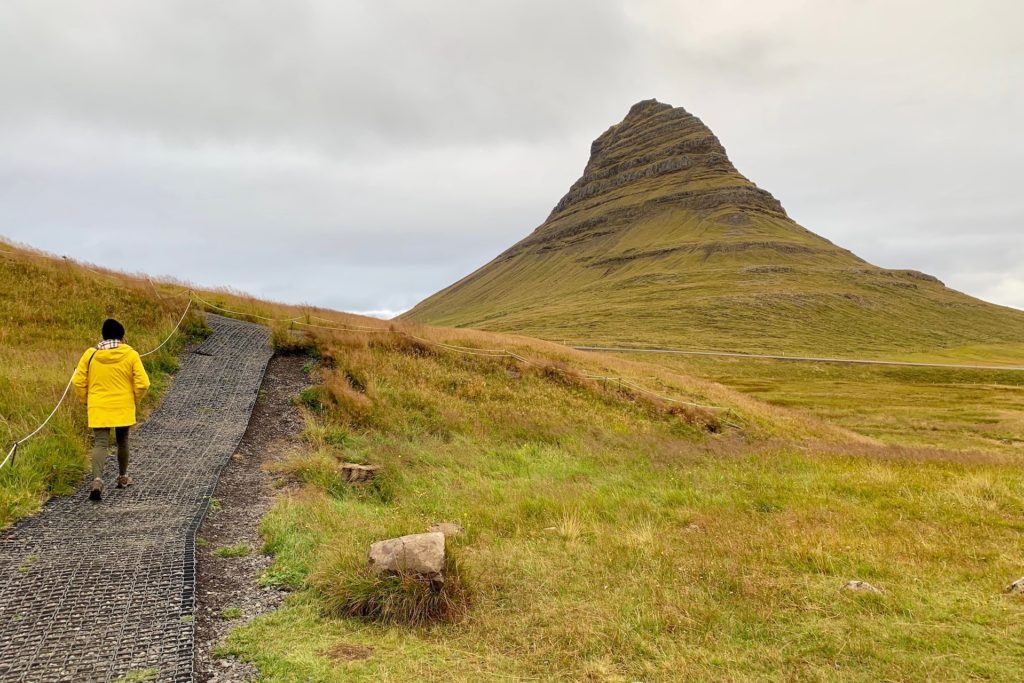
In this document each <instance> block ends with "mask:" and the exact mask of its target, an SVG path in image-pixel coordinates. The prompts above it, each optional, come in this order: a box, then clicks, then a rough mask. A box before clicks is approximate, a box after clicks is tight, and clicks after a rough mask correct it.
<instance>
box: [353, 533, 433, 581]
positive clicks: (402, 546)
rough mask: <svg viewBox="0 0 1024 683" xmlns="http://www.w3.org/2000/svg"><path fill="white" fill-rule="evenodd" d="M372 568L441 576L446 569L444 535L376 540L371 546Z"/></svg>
mask: <svg viewBox="0 0 1024 683" xmlns="http://www.w3.org/2000/svg"><path fill="white" fill-rule="evenodd" d="M369 565H370V569H372V570H373V571H375V572H377V573H384V572H402V573H410V574H419V575H422V576H428V577H434V576H440V575H441V571H442V570H443V569H444V534H443V533H441V532H440V531H431V532H429V533H426V534H412V535H409V536H401V537H399V538H389V539H388V540H386V541H377V542H376V543H374V544H373V545H371V546H370V558H369Z"/></svg>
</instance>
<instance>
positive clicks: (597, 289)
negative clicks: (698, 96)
mask: <svg viewBox="0 0 1024 683" xmlns="http://www.w3.org/2000/svg"><path fill="white" fill-rule="evenodd" d="M404 317H405V318H406V319H409V320H413V321H418V322H429V323H431V324H436V325H447V326H460V327H463V326H464V327H475V328H481V329H490V330H500V331H515V332H521V333H524V334H529V335H532V336H539V337H544V338H548V339H553V340H558V341H561V340H570V341H576V342H601V343H627V344H640V345H673V346H690V347H702V348H718V349H727V350H736V351H750V352H777V353H800V352H808V353H824V352H827V353H837V352H844V353H853V352H856V353H862V354H871V353H878V354H882V353H893V352H898V353H914V352H920V351H928V350H936V349H953V348H960V347H967V346H972V347H976V346H988V345H1000V344H1007V343H1011V344H1019V343H1022V342H1024V312H1021V311H1017V310H1015V309H1010V308H1005V307H1001V306H996V305H993V304H989V303H986V302H983V301H980V300H978V299H975V298H972V297H969V296H967V295H965V294H962V293H960V292H956V291H954V290H951V289H949V288H947V287H945V286H944V285H943V284H942V283H941V282H940V281H939V280H938V279H936V278H934V277H932V276H930V275H926V274H924V273H920V272H917V271H913V270H890V269H885V268H879V267H876V266H873V265H872V264H870V263H868V262H866V261H864V260H863V259H861V258H859V257H857V256H856V255H854V254H853V253H851V252H849V251H847V250H846V249H843V248H841V247H839V246H836V245H835V244H833V243H831V242H829V241H828V240H826V239H825V238H823V237H820V236H819V235H816V234H814V233H813V232H810V231H809V230H807V229H805V228H803V227H801V226H800V225H797V224H796V223H795V222H794V221H793V220H791V219H790V218H789V216H788V215H787V214H786V211H785V209H784V208H783V207H782V204H781V203H780V202H779V201H778V200H777V199H776V198H775V197H773V196H772V195H771V194H769V193H768V192H766V191H764V190H762V189H760V188H758V187H757V186H756V185H754V183H752V182H751V181H750V180H748V179H747V178H745V177H744V176H743V175H742V174H740V173H739V171H737V170H736V168H735V167H734V166H733V164H732V163H731V162H730V161H729V157H728V156H727V155H726V152H725V149H724V148H723V146H722V144H721V143H720V142H719V140H718V138H717V137H715V135H714V134H713V133H712V132H711V130H710V129H709V128H708V127H707V126H706V125H704V123H703V122H702V121H701V120H700V119H699V118H697V117H696V116H693V115H692V114H690V113H688V112H687V111H685V110H684V109H682V108H679V107H672V106H670V105H668V104H663V103H660V102H658V101H656V100H645V101H642V102H638V103H637V104H635V105H633V107H632V108H631V109H630V110H629V113H628V114H627V115H626V117H625V118H624V119H623V120H622V121H621V122H619V123H617V124H615V125H614V126H612V127H611V128H609V129H608V130H607V131H605V132H604V133H603V134H601V135H600V136H599V137H598V138H597V139H596V140H595V141H594V143H593V145H592V146H591V150H590V160H589V162H588V163H587V165H586V168H585V169H584V171H583V175H582V177H581V178H580V179H579V180H577V181H576V182H575V183H574V184H573V185H572V187H570V188H569V191H568V192H567V193H566V194H565V196H564V197H562V199H561V200H560V201H559V202H558V204H556V205H555V208H554V209H553V210H552V212H551V214H550V215H549V216H548V218H547V220H546V221H544V223H543V224H542V225H541V226H540V227H538V228H537V229H536V230H534V231H533V233H532V234H530V235H529V236H528V237H526V238H525V239H523V240H522V241H520V242H519V243H517V244H515V245H513V246H512V247H511V248H509V249H508V250H506V251H505V252H504V253H502V254H500V255H499V256H498V257H497V258H495V259H494V260H493V261H491V262H490V263H488V264H487V265H485V266H483V267H482V268H480V269H479V270H477V271H476V272H474V273H472V274H470V275H468V276H467V277H465V278H463V279H462V280H460V281H458V282H456V283H455V284H453V285H451V286H450V287H448V288H446V289H444V290H442V291H440V292H438V293H437V294H434V295H433V296H431V297H429V298H428V299H426V300H424V301H423V302H421V303H420V304H419V305H417V306H416V307H415V308H413V309H412V310H410V311H409V312H407V313H406V314H405V315H404Z"/></svg>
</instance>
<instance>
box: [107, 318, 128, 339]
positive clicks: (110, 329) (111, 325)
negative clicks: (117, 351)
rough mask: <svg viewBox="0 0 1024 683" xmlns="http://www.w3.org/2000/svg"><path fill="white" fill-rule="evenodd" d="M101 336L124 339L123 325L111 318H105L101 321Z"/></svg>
mask: <svg viewBox="0 0 1024 683" xmlns="http://www.w3.org/2000/svg"><path fill="white" fill-rule="evenodd" d="M103 338H104V339H124V325H122V324H121V323H119V322H117V321H116V320H114V319H113V318H107V319H106V320H104V321H103Z"/></svg>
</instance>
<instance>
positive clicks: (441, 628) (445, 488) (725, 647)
mask: <svg viewBox="0 0 1024 683" xmlns="http://www.w3.org/2000/svg"><path fill="white" fill-rule="evenodd" d="M159 287H160V292H161V293H160V294H159V295H158V294H157V292H156V291H154V290H155V288H154V286H153V285H151V284H150V283H149V282H148V281H146V280H145V279H139V278H129V277H126V276H121V275H118V274H114V273H106V272H96V271H94V270H88V269H85V268H82V267H80V266H78V265H76V264H69V263H63V262H59V261H55V260H53V259H51V258H48V257H45V256H42V255H35V254H31V253H27V252H22V251H20V250H19V251H18V253H16V254H15V255H14V256H6V257H5V256H0V292H2V298H0V314H2V315H3V316H4V319H5V320H12V321H17V324H15V325H6V326H4V328H3V331H2V334H3V336H2V339H0V342H2V343H0V354H2V361H3V362H2V363H0V415H2V416H3V418H4V424H5V425H7V426H6V427H5V430H9V431H10V432H11V434H13V435H19V436H20V435H21V434H22V433H24V432H25V431H28V430H30V428H31V427H32V426H33V425H34V424H35V423H36V422H37V421H38V419H39V418H40V417H41V416H45V413H47V412H48V411H49V408H50V407H51V406H52V405H53V402H54V401H55V400H56V398H57V397H58V395H59V392H60V390H62V388H63V386H64V383H65V382H66V379H67V377H66V375H67V374H69V373H70V370H71V367H72V365H73V362H74V361H75V360H76V359H77V356H78V354H79V353H80V352H81V350H82V349H83V348H84V347H85V346H87V345H89V344H90V343H94V342H95V333H94V331H93V329H92V328H93V327H94V326H95V324H96V321H97V320H102V318H103V317H106V316H107V315H115V316H119V317H121V318H122V319H123V320H125V322H126V324H127V327H128V328H129V341H130V342H132V343H133V344H135V345H136V346H138V347H140V348H144V349H145V348H148V347H149V346H150V345H152V344H155V343H156V342H158V341H159V340H160V339H162V338H163V336H164V335H166V333H167V332H169V331H170V329H171V327H172V326H173V324H174V322H175V321H176V319H177V315H179V314H180V309H181V306H182V304H183V301H181V300H171V299H165V298H162V297H167V296H169V295H171V294H172V293H173V292H175V291H179V290H180V288H176V287H171V286H169V285H159ZM39 292H46V293H47V296H46V297H40V296H39V295H38V293H39ZM202 296H203V297H204V298H206V299H207V300H209V301H211V302H214V303H216V304H218V305H222V306H227V307H229V308H233V309H236V310H244V311H247V312H249V313H252V314H256V315H263V316H268V317H281V316H291V315H306V316H312V315H322V316H323V317H324V318H328V319H329V320H333V321H337V322H343V323H348V324H357V325H360V326H367V327H372V328H374V329H376V330H379V331H377V332H369V331H358V332H339V331H332V330H326V329H320V328H307V329H310V330H312V331H313V339H312V340H311V341H305V340H302V339H296V337H295V335H294V334H293V333H292V332H291V331H289V330H288V329H285V328H276V329H275V331H274V338H275V340H276V341H277V342H278V343H279V344H280V345H282V346H292V347H297V348H292V351H300V352H301V351H304V349H305V351H306V352H309V353H311V356H310V362H309V363H308V368H309V371H310V384H311V387H310V388H309V389H307V390H306V391H304V392H303V393H302V395H301V396H300V397H297V400H298V401H300V402H301V404H302V405H303V406H304V407H303V410H304V412H305V413H306V416H307V423H306V428H305V431H304V433H303V441H302V445H301V447H299V448H297V449H296V451H295V452H294V453H293V454H292V455H291V457H290V458H289V459H288V460H287V461H286V462H285V463H284V464H283V465H282V466H281V467H280V471H279V472H278V476H279V477H281V479H282V481H286V482H291V485H290V486H285V487H283V488H282V489H281V492H280V493H279V495H278V497H277V499H276V501H275V504H274V506H273V508H272V510H271V511H270V513H269V514H268V515H267V516H266V517H265V519H264V520H263V524H262V534H263V538H264V547H263V548H261V549H259V550H262V551H263V552H267V553H270V554H272V555H273V564H272V566H271V567H270V569H269V570H268V571H267V572H266V574H265V575H264V577H263V579H262V580H263V581H264V582H265V583H267V584H274V585H280V586H284V587H287V588H288V589H290V590H291V594H290V596H289V597H288V599H287V600H286V601H285V604H284V605H283V606H282V607H281V608H280V609H278V610H276V611H274V612H272V613H270V614H268V615H265V616H263V617H260V618H258V619H256V620H255V621H253V622H251V623H247V624H241V625H240V626H239V628H237V629H236V630H235V631H233V632H232V634H231V635H230V636H229V638H228V640H227V642H226V643H225V644H224V645H223V646H222V648H221V653H220V654H221V655H222V656H233V657H239V658H242V659H246V660H249V661H252V662H255V663H256V664H257V666H258V667H259V669H260V672H261V675H262V676H263V678H264V679H266V680H280V681H300V680H301V681H307V680H318V681H348V680H409V679H419V680H466V681H474V680H507V679H513V680H611V681H614V680H621V681H634V680H650V681H658V680H664V681H669V680H707V679H729V680H751V679H757V680H763V679H769V680H782V679H785V680H826V679H827V680H835V679H841V680H952V679H972V678H981V679H987V680H1006V681H1012V680H1017V679H1019V672H1020V670H1021V667H1022V665H1024V642H1022V641H1021V639H1020V638H1019V624H1020V623H1021V620H1022V618H1024V600H1022V599H1021V597H1020V596H1015V595H1008V594H1005V593H1004V592H1003V588H1004V587H1005V586H1006V585H1007V584H1008V583H1010V582H1011V581H1013V580H1015V579H1017V578H1019V577H1020V576H1022V575H1024V541H1022V538H1024V536H1022V534H1021V532H1022V531H1024V474H1022V472H1021V469H1020V465H1021V458H1020V457H1019V456H1020V454H1019V448H1017V446H1016V445H1015V443H1014V440H1015V439H1017V438H1019V422H1015V420H1016V419H1019V415H1017V416H1016V417H1014V413H1015V412H1017V411H1018V406H1019V404H1018V403H1017V401H1018V400H1019V389H1020V385H1019V383H1016V384H1015V383H1014V382H1017V380H1015V379H1013V378H1011V377H1002V376H999V377H996V378H992V379H989V380H985V382H988V383H989V384H991V385H992V386H998V387H1000V388H998V389H992V390H991V391H992V393H991V394H988V393H985V392H988V391H989V389H988V388H980V385H981V384H983V382H982V380H980V379H978V378H976V377H974V376H973V375H969V374H968V375H965V376H963V377H949V376H935V377H931V378H930V379H929V378H928V377H926V378H925V379H929V382H930V384H928V383H927V382H922V380H921V377H919V376H917V375H915V374H913V373H911V374H903V373H892V374H891V375H886V373H887V372H888V371H884V370H877V369H870V370H864V371H863V374H861V375H859V376H856V375H855V376H854V377H853V378H851V377H842V376H840V375H839V374H838V373H839V372H840V370H841V369H840V368H823V369H819V368H812V367H807V368H805V369H800V368H798V367H797V366H788V365H779V366H775V365H771V364H768V363H765V364H763V366H760V367H758V366H756V365H755V366H743V367H742V368H741V367H739V366H738V365H737V366H728V365H723V366H721V367H718V366H713V364H711V363H707V364H705V365H700V364H695V365H691V366H687V367H688V368H689V369H691V370H693V371H694V372H698V373H702V374H707V375H712V376H717V377H720V378H721V379H723V380H725V381H726V382H728V383H729V384H732V385H733V386H734V387H736V388H738V389H742V391H736V390H734V389H730V388H727V387H725V386H722V385H720V384H716V383H714V382H711V381H707V380H703V379H698V378H696V377H695V376H694V375H692V374H689V373H687V372H680V371H679V370H678V369H675V368H671V367H666V366H664V365H659V364H653V363H650V362H649V361H651V360H653V359H652V358H648V357H644V358H643V359H640V360H634V359H630V358H624V357H618V356H603V355H595V354H587V353H584V352H577V351H572V350H570V349H567V348H565V347H562V346H559V345H556V344H552V343H548V342H542V341H538V340H532V339H528V338H524V337H510V336H505V335H498V334H491V333H485V332H475V331H469V330H446V329H438V328H428V327H422V326H417V325H411V324H407V323H400V324H397V325H390V324H387V323H382V322H380V321H369V320H365V319H358V318H356V317H353V316H344V315H342V314H337V313H331V312H320V313H319V314H318V313H317V312H315V311H313V310H312V309H308V308H298V307H285V306H283V305H278V304H270V303H264V302H258V301H254V300H251V299H246V298H244V297H242V296H240V295H238V294H233V293H229V292H204V293H202ZM249 319H251V320H260V318H255V317H252V316H249ZM306 320H310V321H311V320H314V319H313V318H312V317H307V318H306ZM318 322H322V323H323V324H325V325H330V324H331V323H330V322H328V321H327V320H320V321H318ZM392 328H393V329H392ZM189 329H191V330H193V331H195V332H199V331H200V330H201V322H200V320H199V318H198V317H197V318H196V319H195V320H194V321H190V322H189ZM409 334H412V335H416V336H418V337H420V338H421V339H422V340H426V341H418V340H416V339H412V338H410V337H409V336H408V335H409ZM438 342H443V343H445V344H447V345H448V346H440V345H439V344H438ZM307 346H308V347H309V348H308V349H306V348H305V347H307ZM453 346H454V347H468V348H476V349H484V348H486V349H491V348H503V349H509V350H511V351H512V352H514V353H515V354H517V355H518V356H521V357H522V358H524V359H526V362H524V361H523V360H519V359H517V358H514V357H510V356H500V357H499V356H488V355H475V354H467V353H465V352H464V351H465V349H462V348H452V347H453ZM979 353H980V352H979ZM157 360H158V361H159V362H158V363H154V364H153V365H152V366H151V369H152V370H153V373H154V375H155V377H156V378H157V379H158V380H159V381H158V383H157V384H158V385H160V384H163V385H166V382H167V381H170V380H171V378H172V375H173V369H174V361H173V357H172V356H171V355H170V354H167V355H163V356H160V357H158V359H157ZM641 361H642V362H641ZM659 362H661V361H659ZM801 367H802V366H801ZM780 368H781V369H780ZM858 372H860V371H859V370H858ZM773 373H774V374H773ZM829 373H836V374H829ZM870 373H879V374H878V375H877V376H876V375H872V374H870ZM822 374H824V376H825V378H826V381H824V382H820V381H818V380H817V378H818V377H819V376H820V375H822ZM589 376H597V377H620V378H624V379H625V380H626V381H627V382H634V383H636V384H637V385H639V386H641V387H645V388H646V389H649V390H651V391H654V392H656V393H657V394H659V395H661V396H664V397H666V398H667V399H675V400H682V401H691V402H696V403H699V404H703V405H709V406H714V407H716V408H721V409H722V410H708V409H702V408H694V407H692V406H680V405H679V404H676V403H673V402H672V401H671V400H666V398H659V397H657V396H654V395H651V394H647V393H644V392H642V391H638V390H636V389H632V388H630V387H629V386H628V385H625V384H621V383H620V382H618V381H615V380H611V381H602V380H595V379H588V377H589ZM759 378H761V379H762V380H763V381H760V382H759ZM879 378H885V379H886V381H887V382H888V384H886V385H884V388H881V389H878V390H877V393H875V394H871V393H868V389H867V388H868V387H871V386H875V385H876V384H877V383H878V381H879ZM844 383H847V384H844ZM949 384H953V385H955V391H957V392H960V393H958V396H960V398H961V401H962V404H963V405H962V406H961V407H960V408H958V409H955V410H947V409H945V408H942V407H936V405H939V406H941V405H943V404H942V403H941V402H938V403H936V404H935V405H932V403H931V402H932V401H933V400H936V401H937V400H938V398H939V397H940V396H943V395H944V394H943V393H942V392H944V391H946V390H947V388H946V385H949ZM922 385H924V386H926V388H927V391H925V390H920V389H918V390H916V391H918V393H917V394H915V395H917V396H919V402H918V403H914V402H913V401H910V400H909V399H908V400H906V402H905V403H906V405H905V406H904V408H903V410H904V412H903V413H898V411H895V410H893V409H891V408H888V407H885V406H886V404H885V403H884V402H885V401H890V403H891V404H892V405H896V399H895V398H894V397H895V396H897V392H896V389H897V388H899V387H919V386H922ZM829 386H839V387H841V388H842V391H836V390H835V389H833V390H827V387H829ZM743 392H750V393H752V394H755V395H760V396H762V397H763V398H765V399H767V400H768V401H769V402H764V401H761V400H759V399H758V398H755V397H751V396H748V395H747V394H745V393H743ZM815 392H817V393H818V394H820V396H815ZM922 392H924V393H922ZM929 392H931V393H929ZM978 392H981V393H978ZM155 398H156V399H158V398H159V392H156V397H155ZM825 399H828V401H826V400H825ZM770 402H776V403H788V404H789V405H788V407H787V406H773V405H771V403H770ZM969 402H970V403H971V404H972V405H974V407H971V406H970V405H968V403H969ZM972 410H973V411H975V412H974V413H972V412H971V411H972ZM83 412H84V411H82V409H81V407H80V406H75V405H69V406H67V407H66V409H65V410H62V411H61V412H60V413H59V414H58V417H57V418H56V419H55V422H54V426H53V428H52V429H50V430H47V431H46V432H44V433H43V434H42V435H40V437H39V440H38V441H33V442H30V443H29V444H27V445H26V449H25V450H24V451H23V452H22V453H21V455H20V456H19V458H18V461H17V462H16V464H15V467H14V468H13V469H11V470H5V471H4V472H2V473H0V492H2V496H3V498H2V500H3V506H4V507H3V508H2V511H3V514H4V515H5V517H4V518H3V519H4V520H5V521H9V520H11V519H13V518H15V517H17V516H20V515H22V514H26V513H29V512H31V511H32V510H33V509H35V508H36V507H37V506H38V503H39V501H40V500H42V499H43V498H45V496H46V495H49V493H51V492H58V493H59V492H61V491H64V490H67V487H68V486H70V485H71V484H72V483H74V482H75V481H76V480H77V479H78V478H79V476H80V474H81V472H82V471H83V469H84V447H85V429H84V419H83ZM890 413H897V417H895V418H892V421H888V420H889V418H886V415H889V414H890ZM821 417H827V418H828V419H830V420H835V421H836V422H838V423H839V426H835V425H832V424H829V423H828V422H826V421H824V420H822V419H820V418H821ZM985 418H988V419H990V420H994V421H990V422H989V423H987V424H986V423H985V422H984V419H985ZM922 424H929V425H930V426H929V427H927V428H925V427H923V426H921V425H922ZM932 427H934V429H933V428H932ZM855 432H860V434H857V433H855ZM1015 435H1016V436H1015ZM885 442H889V444H898V445H889V444H887V443H885ZM922 445H927V446H934V447H927V448H922V447H918V446H922ZM949 447H955V448H958V449H964V448H968V449H971V450H970V451H965V450H948V448H949ZM982 448H984V450H981V449H982ZM345 461H349V462H361V463H372V464H379V465H382V466H383V468H384V469H383V474H382V475H381V476H380V477H379V478H378V479H377V480H376V481H375V483H374V484H373V485H370V486H353V485H350V484H346V483H345V482H344V481H342V478H341V474H340V471H339V465H340V463H342V462H345ZM441 521H452V522H457V523H459V524H460V525H461V526H462V527H463V528H464V533H463V534H462V535H460V536H458V537H455V538H454V539H452V540H451V541H450V544H449V550H450V554H451V556H452V558H453V562H454V566H455V567H457V571H458V576H459V578H460V582H461V585H462V586H463V587H464V591H463V592H462V593H460V594H459V596H458V600H459V605H458V607H459V609H457V610H455V611H453V612H452V614H453V618H452V620H450V621H447V622H442V623H437V624H435V625H432V626H427V627H422V626H421V627H411V626H408V625H404V624H402V623H401V622H399V623H390V624H384V623H380V622H376V621H372V620H367V619H359V618H350V617H343V616H340V614H341V608H342V606H343V605H345V604H346V602H347V601H350V600H351V599H352V597H353V595H354V594H357V593H359V592H360V591H362V592H364V593H365V592H366V591H368V590H369V591H373V590H376V587H375V586H374V585H373V584H370V585H369V587H368V584H367V583H366V580H365V569H364V565H365V560H366V551H367V547H368V545H369V543H371V542H372V541H375V540H379V539H382V538H386V537H390V536H395V535H400V534H406V533H415V532H419V531H424V530H426V528H427V527H428V526H430V525H431V524H433V523H435V522H441ZM256 550H257V549H255V548H254V549H253V551H254V552H255V551H256ZM225 553H227V551H225ZM234 553H237V554H242V550H241V549H232V550H231V553H229V554H234ZM851 580H863V581H868V582H870V583H871V584H872V585H874V586H876V587H877V588H878V589H879V590H880V591H881V592H880V593H877V594H876V593H856V592H849V591H845V590H843V586H844V584H846V582H847V581H851Z"/></svg>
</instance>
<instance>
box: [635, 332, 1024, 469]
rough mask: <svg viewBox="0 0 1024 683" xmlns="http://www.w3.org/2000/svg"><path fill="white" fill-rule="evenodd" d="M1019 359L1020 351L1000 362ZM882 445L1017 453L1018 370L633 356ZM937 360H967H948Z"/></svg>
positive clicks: (1023, 380) (1021, 436) (1021, 422)
mask: <svg viewBox="0 0 1024 683" xmlns="http://www.w3.org/2000/svg"><path fill="white" fill-rule="evenodd" d="M1014 353H1016V354H1018V355H1017V356H1016V357H1017V358H1024V347H1021V348H1019V349H1012V348H1007V349H1005V350H1004V351H1003V353H1001V354H1000V357H1002V358H1006V357H1010V358H1012V357H1013V355H1014ZM630 357H632V358H636V359H641V358H642V359H643V360H645V361H647V362H651V363H658V364H661V365H664V366H665V367H669V368H672V369H674V370H677V371H679V372H683V373H687V374H691V373H692V374H697V375H701V376H704V377H708V378H711V379H714V380H715V381H718V382H721V383H723V384H725V385H727V386H729V387H731V388H734V389H737V390H740V391H743V392H745V393H748V394H750V395H752V396H755V397H757V398H759V399H762V400H765V401H768V402H770V403H772V404H775V405H778V406H782V407H785V408H789V409H794V410H800V411H804V412H806V413H807V414H809V415H813V416H815V417H818V418H821V419H824V420H827V421H829V422H831V423H833V424H837V425H841V426H843V427H846V428H848V429H850V430H852V431H855V432H859V433H861V434H864V435H865V436H869V437H872V438H874V439H878V440H880V441H884V442H886V443H894V444H905V445H911V446H933V447H941V448H950V449H958V450H986V451H1000V452H1004V453H1007V454H1016V455H1018V456H1019V455H1020V454H1021V452H1022V450H1021V449H1022V447H1024V372H1021V371H999V370H959V369H946V368H919V367H897V366H891V367H885V366H863V365H840V364H831V363H798V362H788V361H787V362H783V361H769V360H756V359H737V358H706V357H682V356H676V355H662V354H631V355H630ZM943 360H946V361H958V360H959V361H960V362H964V361H965V360H966V361H969V360H972V359H971V358H970V357H968V358H966V359H965V358H963V357H961V358H957V357H955V356H954V357H949V356H946V357H945V358H944V359H943Z"/></svg>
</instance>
